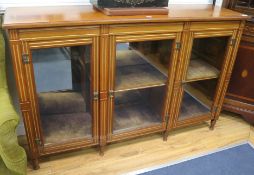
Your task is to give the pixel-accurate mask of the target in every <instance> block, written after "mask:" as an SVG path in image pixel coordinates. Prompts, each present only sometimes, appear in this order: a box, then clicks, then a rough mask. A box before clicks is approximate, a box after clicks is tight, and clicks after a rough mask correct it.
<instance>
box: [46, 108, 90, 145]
mask: <svg viewBox="0 0 254 175" xmlns="http://www.w3.org/2000/svg"><path fill="white" fill-rule="evenodd" d="M41 121H42V128H43V134H44V139H45V140H44V141H45V145H49V144H56V143H59V142H61V143H64V142H70V140H77V139H84V138H92V126H91V125H92V117H91V115H90V113H73V114H54V115H42V116H41Z"/></svg>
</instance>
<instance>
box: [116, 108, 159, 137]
mask: <svg viewBox="0 0 254 175" xmlns="http://www.w3.org/2000/svg"><path fill="white" fill-rule="evenodd" d="M160 123H161V116H160V115H159V114H158V113H156V111H155V110H154V109H153V107H152V106H150V105H149V104H147V103H132V104H131V103H129V104H122V105H116V106H115V113H114V128H113V129H114V133H115V134H116V133H122V132H127V131H132V130H135V129H139V128H144V127H148V126H153V125H156V124H160Z"/></svg>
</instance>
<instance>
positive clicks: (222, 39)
mask: <svg viewBox="0 0 254 175" xmlns="http://www.w3.org/2000/svg"><path fill="white" fill-rule="evenodd" d="M213 25H214V24H211V25H210V26H209V25H208V27H211V28H215V27H216V28H218V26H219V25H218V24H215V25H214V26H215V27H213ZM198 27H201V28H202V25H200V24H193V26H192V25H191V26H190V31H191V32H190V33H188V34H186V36H187V37H186V38H187V39H186V40H185V41H184V42H186V43H188V44H187V45H186V47H185V48H184V50H185V54H184V56H183V57H182V60H181V63H180V64H179V66H182V68H181V69H180V68H179V69H178V77H177V78H176V85H178V88H176V91H175V93H174V97H175V98H174V102H173V103H175V105H176V108H174V109H172V111H173V112H172V111H171V112H170V113H171V114H172V116H171V119H170V123H169V128H176V127H181V126H186V125H191V124H194V123H198V122H202V121H206V120H212V119H214V118H215V117H216V116H215V115H217V113H216V112H217V111H218V108H219V107H220V106H221V105H222V102H223V99H224V95H225V92H224V89H225V88H227V85H226V81H229V78H230V73H229V71H230V70H229V67H230V64H232V61H233V60H231V57H232V53H233V52H232V51H233V49H234V46H235V44H236V40H235V37H236V34H237V30H232V29H231V30H216V31H213V30H212V29H211V31H209V30H208V31H198ZM219 27H220V26H219ZM222 27H225V26H222ZM228 73H229V74H228Z"/></svg>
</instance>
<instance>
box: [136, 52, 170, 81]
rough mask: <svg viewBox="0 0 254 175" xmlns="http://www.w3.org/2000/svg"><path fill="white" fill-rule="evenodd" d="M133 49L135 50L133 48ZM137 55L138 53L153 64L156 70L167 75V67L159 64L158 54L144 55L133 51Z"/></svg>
mask: <svg viewBox="0 0 254 175" xmlns="http://www.w3.org/2000/svg"><path fill="white" fill-rule="evenodd" d="M134 51H135V50H134ZM135 52H136V53H137V54H138V55H140V56H141V57H142V58H143V59H144V60H146V61H147V62H148V63H150V64H151V65H152V66H154V67H155V68H156V69H157V70H159V71H160V72H161V73H162V74H163V75H165V76H168V68H167V66H166V65H163V64H161V62H160V60H159V56H158V55H156V54H149V55H147V56H145V55H144V54H142V53H141V52H138V51H135Z"/></svg>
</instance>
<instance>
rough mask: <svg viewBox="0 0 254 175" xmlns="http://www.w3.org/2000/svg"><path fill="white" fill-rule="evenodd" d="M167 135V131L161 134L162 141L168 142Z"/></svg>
mask: <svg viewBox="0 0 254 175" xmlns="http://www.w3.org/2000/svg"><path fill="white" fill-rule="evenodd" d="M168 134H169V132H168V131H165V132H164V134H163V141H165V142H166V141H168Z"/></svg>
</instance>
